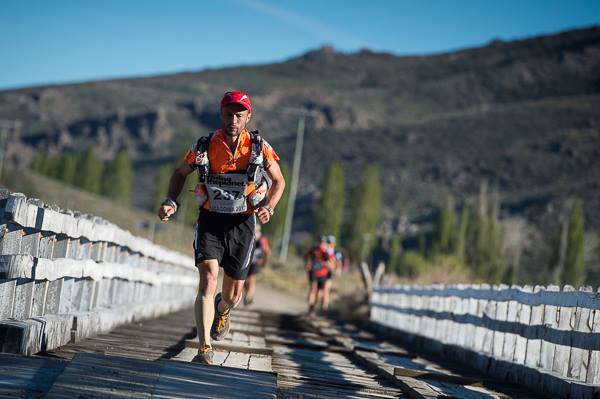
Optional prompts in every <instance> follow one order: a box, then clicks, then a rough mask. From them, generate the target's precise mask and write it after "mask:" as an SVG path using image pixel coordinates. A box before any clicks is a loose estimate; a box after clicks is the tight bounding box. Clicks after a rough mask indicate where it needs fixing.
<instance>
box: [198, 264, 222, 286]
mask: <svg viewBox="0 0 600 399" xmlns="http://www.w3.org/2000/svg"><path fill="white" fill-rule="evenodd" d="M196 267H198V272H199V273H200V286H199V293H200V294H201V295H214V293H215V291H216V290H217V280H218V278H219V266H218V264H217V263H216V261H212V260H208V261H202V262H199V263H198V264H196Z"/></svg>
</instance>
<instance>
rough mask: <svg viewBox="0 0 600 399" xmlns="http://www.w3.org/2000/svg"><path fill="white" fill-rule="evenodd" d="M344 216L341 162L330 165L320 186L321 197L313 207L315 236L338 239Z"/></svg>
mask: <svg viewBox="0 0 600 399" xmlns="http://www.w3.org/2000/svg"><path fill="white" fill-rule="evenodd" d="M343 215H344V169H343V166H342V163H341V162H339V161H338V162H334V163H332V164H331V165H330V166H329V168H328V169H327V171H326V172H325V175H324V176H323V182H322V184H321V197H320V198H319V200H318V201H317V203H316V205H315V212H314V218H315V220H314V225H315V234H316V236H317V237H318V236H320V235H323V234H333V235H334V236H335V237H337V238H339V236H340V229H341V226H342V220H343Z"/></svg>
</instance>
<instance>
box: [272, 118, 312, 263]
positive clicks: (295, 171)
mask: <svg viewBox="0 0 600 399" xmlns="http://www.w3.org/2000/svg"><path fill="white" fill-rule="evenodd" d="M282 113H287V114H294V115H298V116H299V117H298V129H297V130H296V147H295V148H294V163H293V165H292V178H291V181H290V196H289V199H288V204H287V209H286V212H285V224H284V227H283V237H282V238H281V251H280V253H279V261H280V262H285V261H287V255H288V249H289V246H290V237H291V234H292V224H293V223H294V207H295V203H296V194H297V192H298V180H299V177H300V164H301V162H302V147H303V146H304V130H305V127H306V117H307V116H316V115H318V113H317V112H315V111H309V110H304V109H299V110H297V109H292V108H288V109H283V110H282Z"/></svg>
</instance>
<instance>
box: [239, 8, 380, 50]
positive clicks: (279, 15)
mask: <svg viewBox="0 0 600 399" xmlns="http://www.w3.org/2000/svg"><path fill="white" fill-rule="evenodd" d="M233 1H235V2H236V3H237V4H240V5H243V6H246V7H249V8H252V9H254V10H255V11H258V12H261V13H263V14H266V15H269V16H271V17H273V18H276V19H278V20H280V21H282V22H284V23H286V24H288V25H292V26H295V27H296V28H298V29H300V30H302V31H304V32H306V33H310V34H312V35H314V36H317V37H319V38H320V39H322V40H323V41H324V42H327V43H331V44H334V45H338V46H342V47H349V48H360V47H373V46H372V45H370V43H368V42H366V41H364V40H361V39H360V38H358V37H356V36H353V35H351V34H349V33H347V32H343V31H341V30H339V29H335V28H333V27H331V26H329V25H327V24H325V23H322V22H321V21H318V20H316V19H314V18H309V17H306V16H304V15H301V14H298V13H295V12H293V11H289V10H286V9H284V8H281V7H279V6H276V5H273V4H270V3H267V2H265V1H262V0H246V1H240V0H233Z"/></svg>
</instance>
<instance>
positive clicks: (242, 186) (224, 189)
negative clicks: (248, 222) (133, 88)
mask: <svg viewBox="0 0 600 399" xmlns="http://www.w3.org/2000/svg"><path fill="white" fill-rule="evenodd" d="M247 185H248V176H247V175H246V174H238V173H236V174H233V173H231V174H210V175H208V176H207V177H206V183H205V187H206V192H207V194H208V205H209V210H210V211H212V212H218V213H242V212H245V211H246V209H247V205H246V187H247Z"/></svg>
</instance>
